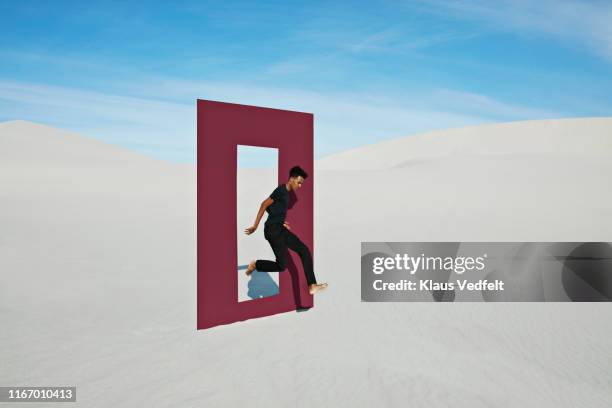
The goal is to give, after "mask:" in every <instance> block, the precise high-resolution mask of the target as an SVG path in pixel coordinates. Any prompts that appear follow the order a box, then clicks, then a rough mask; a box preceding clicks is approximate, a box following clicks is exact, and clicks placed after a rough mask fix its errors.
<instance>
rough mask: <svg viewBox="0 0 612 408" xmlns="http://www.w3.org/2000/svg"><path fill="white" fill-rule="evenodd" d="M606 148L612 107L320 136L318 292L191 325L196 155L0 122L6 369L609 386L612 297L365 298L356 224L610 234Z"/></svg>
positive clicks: (200, 380) (487, 394)
mask: <svg viewBox="0 0 612 408" xmlns="http://www.w3.org/2000/svg"><path fill="white" fill-rule="evenodd" d="M611 159H612V119H611V118H592V119H591V118H589V119H568V120H555V121H530V122H516V123H509V124H499V125H487V126H479V127H471V128H464V129H455V130H449V131H442V132H432V133H428V134H423V135H416V136H408V137H405V138H401V139H396V140H392V141H388V142H382V143H379V144H375V145H371V146H366V147H363V148H359V149H352V150H350V151H347V152H343V153H340V154H337V155H334V156H329V157H326V158H323V159H321V160H319V161H318V162H317V163H316V169H315V170H316V171H315V180H316V184H315V248H314V257H315V273H316V274H317V278H318V279H319V280H321V281H328V282H329V283H330V287H329V288H328V289H327V291H326V292H325V293H322V294H320V295H318V296H317V298H316V299H315V304H316V307H315V308H314V309H312V310H311V311H308V312H306V313H286V314H280V315H275V316H270V317H267V318H263V319H257V320H249V321H246V322H242V323H239V324H234V325H228V326H221V327H216V328H213V329H210V330H203V331H196V330H195V324H196V287H195V283H196V270H195V265H196V258H195V254H196V251H195V249H196V246H195V245H196V240H195V238H196V236H195V233H196V185H195V180H196V179H195V169H194V168H190V167H186V166H175V165H172V164H169V163H165V162H163V161H160V160H155V159H152V158H148V157H146V156H142V155H139V154H136V153H132V152H129V151H126V150H123V149H120V148H117V147H114V146H110V145H107V144H104V143H102V142H99V141H96V140H93V139H89V138H86V137H84V136H79V135H74V134H71V133H69V132H64V131H62V130H59V129H53V128H50V127H48V126H43V125H38V124H33V123H29V122H24V121H17V122H7V123H2V124H0V271H1V273H0V322H1V323H2V327H3V328H4V330H2V331H0V346H1V347H0V361H1V362H2V364H1V365H0V384H3V385H76V386H77V400H78V402H77V404H76V405H77V406H84V407H108V406H114V407H133V406H143V405H147V406H151V407H166V406H168V407H196V406H197V407H201V406H214V407H221V406H223V407H235V406H238V405H254V406H264V405H265V406H279V407H280V406H283V407H284V406H298V407H302V406H303V407H310V406H330V407H331V406H333V407H336V406H352V407H355V406H357V407H369V406H373V405H382V406H415V407H421V406H422V407H437V406H454V407H470V408H473V407H491V406H495V407H497V406H500V407H516V406H529V407H543V406H550V407H560V406H567V407H574V406H588V407H607V406H608V405H609V401H610V400H611V399H612V385H611V384H612V381H611V380H612V378H611V377H610V374H609V372H610V363H611V362H612V351H610V349H609V343H610V341H609V338H610V336H611V335H612V326H610V324H609V321H610V319H611V318H612V309H610V307H609V305H607V304H571V303H557V304H554V303H549V304H546V303H501V304H479V303H473V304H470V303H464V304H433V303H418V304H415V303H362V302H361V301H360V270H359V268H360V242H361V241H479V240H485V241H610V237H612V193H611V190H610V189H609V187H608V185H609V177H610V174H612V160H611ZM243 202H244V203H245V204H244V205H250V204H248V201H246V200H244V201H241V203H243ZM31 405H32V406H38V405H36V404H31ZM20 406H24V407H26V406H28V404H22V405H20Z"/></svg>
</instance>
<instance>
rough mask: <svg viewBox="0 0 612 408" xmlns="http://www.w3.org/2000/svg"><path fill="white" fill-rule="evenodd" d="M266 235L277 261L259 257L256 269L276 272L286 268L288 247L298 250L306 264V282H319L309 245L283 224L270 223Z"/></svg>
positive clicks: (266, 227) (265, 231) (265, 228)
mask: <svg viewBox="0 0 612 408" xmlns="http://www.w3.org/2000/svg"><path fill="white" fill-rule="evenodd" d="M264 237H265V238H266V240H267V241H268V242H269V243H270V246H271V247H272V251H274V255H275V256H276V262H273V261H266V260H262V259H258V260H257V261H256V263H255V269H256V270H257V271H260V272H274V271H279V272H280V271H283V270H285V268H286V266H287V264H286V262H287V256H288V252H289V251H288V248H291V249H292V250H293V251H295V252H297V253H298V255H299V256H300V259H301V260H302V265H303V266H304V273H305V274H306V282H308V284H309V285H312V284H313V283H317V280H316V279H315V275H314V272H313V270H312V255H311V254H310V250H309V249H308V247H307V246H306V245H305V244H304V243H303V242H302V241H300V239H299V238H298V237H297V236H296V235H295V234H294V233H293V232H291V231H289V230H288V229H287V228H286V227H285V226H284V225H283V224H268V225H266V226H265V227H264Z"/></svg>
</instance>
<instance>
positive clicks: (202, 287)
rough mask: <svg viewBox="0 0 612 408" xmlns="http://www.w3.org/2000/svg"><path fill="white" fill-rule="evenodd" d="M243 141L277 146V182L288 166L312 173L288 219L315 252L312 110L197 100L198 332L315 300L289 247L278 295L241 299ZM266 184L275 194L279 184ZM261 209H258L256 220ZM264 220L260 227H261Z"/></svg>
mask: <svg viewBox="0 0 612 408" xmlns="http://www.w3.org/2000/svg"><path fill="white" fill-rule="evenodd" d="M238 145H248V146H260V147H273V148H277V149H278V161H279V163H278V184H281V183H284V182H285V181H286V180H287V178H288V175H289V169H291V167H293V166H295V165H299V166H300V167H302V168H303V169H304V170H305V171H306V172H307V173H308V175H309V177H308V178H307V181H306V182H305V183H304V184H303V186H302V188H300V190H299V196H297V197H296V196H295V195H293V197H292V198H293V200H292V202H291V203H290V207H291V206H292V208H291V210H290V211H289V212H288V213H287V221H289V222H290V224H291V230H292V231H293V232H295V233H296V235H298V236H299V237H300V239H301V240H302V241H303V242H304V243H305V244H306V245H307V246H308V247H309V248H310V250H311V252H312V254H313V257H314V247H313V191H314V189H313V184H314V166H313V114H311V113H304V112H294V111H288V110H281V109H272V108H263V107H259V106H249V105H240V104H234V103H226V102H217V101H209V100H203V99H198V100H197V329H198V330H200V329H207V328H211V327H214V326H218V325H222V324H230V323H234V322H237V321H241V320H247V319H253V318H258V317H263V316H269V315H273V314H277V313H284V312H289V311H293V310H296V309H299V308H310V307H312V306H313V296H312V295H310V294H309V293H308V287H307V284H306V278H305V277H304V274H303V271H302V263H301V261H300V258H299V256H297V254H295V253H293V251H289V259H288V260H287V261H288V262H287V265H288V266H287V269H288V271H284V272H280V273H279V294H278V295H276V296H270V297H265V298H260V299H254V300H249V301H244V302H239V301H238V295H237V293H238V287H237V285H238V275H237V273H238V270H237V267H238V265H237V263H238V262H237V255H238V254H237V246H238V245H237V237H236V233H237V228H238V225H237V220H236V213H237V211H236V210H237V202H236V198H237V193H236V185H237V184H236V177H237V146H238ZM267 187H268V190H270V192H272V190H273V189H274V188H276V185H275V186H267ZM268 194H269V193H268ZM265 198H266V196H263V197H253V198H252V199H253V200H254V201H255V203H254V204H253V205H252V207H253V208H258V204H259V203H260V202H261V201H263V200H264V199H265ZM296 200H297V201H296ZM255 215H256V212H255V213H254V214H253V218H255ZM264 218H265V216H264ZM263 221H264V219H262V222H261V223H260V227H259V228H263ZM240 227H245V228H246V227H247V226H240ZM243 273H244V272H243ZM255 273H257V272H255Z"/></svg>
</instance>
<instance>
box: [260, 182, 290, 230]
mask: <svg viewBox="0 0 612 408" xmlns="http://www.w3.org/2000/svg"><path fill="white" fill-rule="evenodd" d="M270 198H271V199H273V200H274V202H273V203H272V204H270V205H269V206H268V208H266V211H267V212H268V219H267V220H266V222H265V224H264V225H268V224H276V223H278V224H282V223H284V222H285V216H286V215H287V207H289V191H287V187H286V186H285V184H284V183H283V184H281V185H279V186H278V187H276V189H275V190H274V191H273V192H272V194H270Z"/></svg>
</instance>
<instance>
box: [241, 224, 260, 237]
mask: <svg viewBox="0 0 612 408" xmlns="http://www.w3.org/2000/svg"><path fill="white" fill-rule="evenodd" d="M256 229H257V226H256V225H253V226H251V227H249V228H247V229H245V230H244V233H245V234H247V235H251V234H252V233H254V232H255V230H256Z"/></svg>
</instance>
